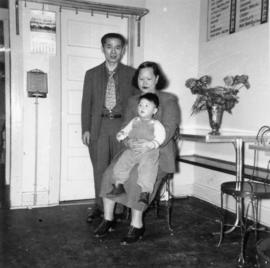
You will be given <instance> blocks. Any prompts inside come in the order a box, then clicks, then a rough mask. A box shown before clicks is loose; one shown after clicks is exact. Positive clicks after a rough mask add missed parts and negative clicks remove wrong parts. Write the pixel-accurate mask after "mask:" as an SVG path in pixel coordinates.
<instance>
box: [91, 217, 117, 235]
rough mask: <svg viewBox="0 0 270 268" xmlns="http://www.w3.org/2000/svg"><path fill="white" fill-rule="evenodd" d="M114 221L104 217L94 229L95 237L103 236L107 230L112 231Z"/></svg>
mask: <svg viewBox="0 0 270 268" xmlns="http://www.w3.org/2000/svg"><path fill="white" fill-rule="evenodd" d="M113 227H114V221H107V220H105V219H103V220H102V222H101V223H100V224H99V226H98V227H97V229H96V230H95V231H94V235H95V236H96V237H104V236H105V235H106V234H107V233H108V232H112V231H114V228H113Z"/></svg>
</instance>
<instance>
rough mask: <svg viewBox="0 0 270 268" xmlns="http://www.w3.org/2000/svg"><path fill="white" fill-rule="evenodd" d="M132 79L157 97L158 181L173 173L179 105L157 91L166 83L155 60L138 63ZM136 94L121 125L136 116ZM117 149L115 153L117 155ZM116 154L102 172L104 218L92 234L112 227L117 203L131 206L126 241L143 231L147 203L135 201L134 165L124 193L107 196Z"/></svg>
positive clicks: (144, 145) (145, 147) (132, 143)
mask: <svg viewBox="0 0 270 268" xmlns="http://www.w3.org/2000/svg"><path fill="white" fill-rule="evenodd" d="M133 82H134V85H135V86H137V87H138V88H139V89H140V91H141V94H145V93H155V94H156V95H157V96H158V98H159V109H158V112H157V113H156V114H155V116H154V118H155V119H157V120H159V121H160V122H161V123H162V125H163V126H164V127H165V131H166V139H165V141H164V142H163V143H162V145H161V146H160V156H159V169H158V175H157V182H156V183H160V181H161V179H162V178H164V176H165V175H166V174H167V173H174V172H175V170H176V161H175V158H176V157H175V153H176V144H175V141H174V139H173V138H174V135H175V133H176V130H177V128H178V127H179V124H180V108H179V105H178V100H177V98H176V97H175V96H174V95H172V94H170V93H167V92H166V93H165V92H162V91H161V90H162V89H164V88H165V87H166V79H165V77H164V75H163V74H162V72H161V70H160V68H159V66H158V64H157V63H155V62H144V63H142V64H141V65H140V66H139V67H138V69H137V70H136V73H135V76H134V81H133ZM139 98H140V95H137V96H132V97H131V98H130V99H129V100H128V105H127V110H126V112H125V118H124V124H123V125H124V126H125V125H126V124H127V122H129V121H130V120H131V119H132V118H134V117H136V116H137V105H138V101H139ZM125 145H126V146H127V147H129V148H131V149H133V150H137V151H138V152H140V153H143V152H147V151H150V150H152V149H153V142H151V141H147V140H141V139H140V140H134V139H130V140H125ZM121 153H122V152H121ZM121 153H120V154H119V155H121ZM119 155H117V156H116V157H115V159H114V161H113V162H112V163H111V165H110V166H109V167H108V168H107V169H106V171H105V173H104V176H103V180H102V185H101V192H100V196H101V197H102V199H103V206H104V219H103V220H102V222H101V223H100V225H99V226H98V228H97V229H96V230H95V231H94V234H95V236H96V237H103V236H105V235H106V234H107V233H108V232H109V231H111V230H112V229H113V226H114V208H115V204H116V203H120V204H123V205H125V206H126V207H129V208H131V223H130V228H129V231H128V234H127V235H126V236H125V237H124V238H123V239H122V241H121V243H122V244H129V243H133V242H136V241H137V240H138V239H139V238H141V237H142V236H143V234H144V231H145V227H144V225H143V212H144V211H145V210H146V209H147V207H148V204H145V203H144V202H139V200H140V194H141V187H140V186H139V185H138V184H137V178H138V172H137V166H135V167H134V168H133V169H132V171H131V172H130V176H129V179H128V180H127V181H126V182H125V183H124V189H125V193H124V194H122V195H117V196H116V197H108V193H110V192H111V191H112V189H113V184H114V180H113V178H112V177H113V176H112V174H113V167H114V165H115V162H116V160H117V159H118V157H119ZM155 188H156V189H155V190H154V191H153V192H152V193H151V196H150V198H149V203H151V201H152V200H153V198H154V196H155V194H156V191H157V187H155Z"/></svg>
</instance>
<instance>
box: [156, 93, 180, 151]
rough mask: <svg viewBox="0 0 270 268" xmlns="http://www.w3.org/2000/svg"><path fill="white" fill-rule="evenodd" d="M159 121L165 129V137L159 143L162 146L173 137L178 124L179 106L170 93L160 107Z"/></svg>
mask: <svg viewBox="0 0 270 268" xmlns="http://www.w3.org/2000/svg"><path fill="white" fill-rule="evenodd" d="M160 121H161V123H162V124H163V126H164V128H165V131H166V139H165V141H164V142H163V143H162V145H161V147H163V146H165V145H166V144H167V143H168V142H169V141H170V140H171V139H172V138H173V137H174V135H175V132H176V129H177V128H178V127H179V124H180V108H179V105H178V101H177V98H176V97H175V96H173V95H171V96H170V98H169V99H168V100H167V101H166V105H164V106H163V107H162V113H161V118H160Z"/></svg>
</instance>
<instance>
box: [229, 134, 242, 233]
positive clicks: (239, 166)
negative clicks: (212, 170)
mask: <svg viewBox="0 0 270 268" xmlns="http://www.w3.org/2000/svg"><path fill="white" fill-rule="evenodd" d="M233 145H234V148H235V156H236V159H235V162H236V190H238V191H240V190H241V185H242V182H243V167H244V142H243V140H242V139H241V138H238V139H236V140H235V142H234V143H233ZM242 208H243V207H242V199H241V198H236V219H235V222H234V224H233V226H232V227H231V228H230V229H228V230H226V231H225V234H229V233H231V232H233V231H234V230H235V228H236V227H238V226H239V223H240V225H241V226H242V224H243V223H242V216H243V215H242V214H243V209H242ZM241 226H240V227H241Z"/></svg>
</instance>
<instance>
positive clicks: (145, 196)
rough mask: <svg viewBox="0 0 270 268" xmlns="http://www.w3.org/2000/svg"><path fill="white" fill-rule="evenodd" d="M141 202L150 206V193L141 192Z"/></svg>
mask: <svg viewBox="0 0 270 268" xmlns="http://www.w3.org/2000/svg"><path fill="white" fill-rule="evenodd" d="M139 202H143V203H145V204H146V205H148V204H149V193H148V192H141V193H140V198H139Z"/></svg>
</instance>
